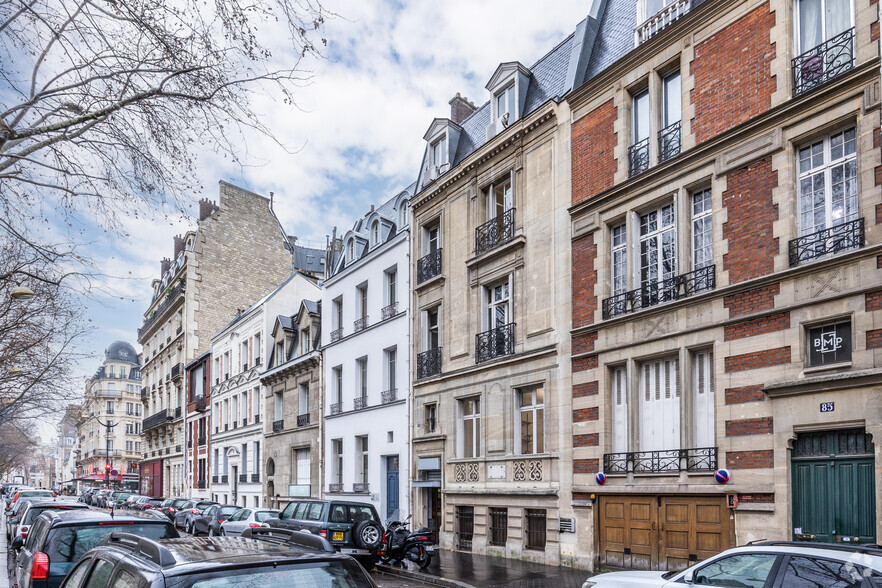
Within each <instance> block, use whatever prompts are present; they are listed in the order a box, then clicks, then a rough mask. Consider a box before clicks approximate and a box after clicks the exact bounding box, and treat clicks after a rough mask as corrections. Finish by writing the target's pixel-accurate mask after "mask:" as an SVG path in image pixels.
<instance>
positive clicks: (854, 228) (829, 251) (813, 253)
mask: <svg viewBox="0 0 882 588" xmlns="http://www.w3.org/2000/svg"><path fill="white" fill-rule="evenodd" d="M863 245H864V219H862V218H859V219H856V220H853V221H848V222H845V223H842V224H839V225H835V226H832V227H830V228H829V229H823V230H821V231H817V232H815V233H811V234H809V235H805V236H803V237H798V238H796V239H793V240H792V241H790V243H789V244H788V249H789V257H790V267H795V266H797V265H799V264H801V263H803V262H806V261H811V260H813V259H820V258H822V257H827V256H830V255H836V254H837V253H842V252H843V251H849V250H851V249H858V248H860V247H863Z"/></svg>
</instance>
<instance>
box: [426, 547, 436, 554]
mask: <svg viewBox="0 0 882 588" xmlns="http://www.w3.org/2000/svg"><path fill="white" fill-rule="evenodd" d="M426 551H428V552H429V553H433V552H434V551H435V546H434V545H426Z"/></svg>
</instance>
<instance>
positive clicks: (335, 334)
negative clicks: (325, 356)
mask: <svg viewBox="0 0 882 588" xmlns="http://www.w3.org/2000/svg"><path fill="white" fill-rule="evenodd" d="M342 337H343V327H340V328H339V329H334V330H333V331H331V343H333V342H334V341H339V340H340V339H341V338H342Z"/></svg>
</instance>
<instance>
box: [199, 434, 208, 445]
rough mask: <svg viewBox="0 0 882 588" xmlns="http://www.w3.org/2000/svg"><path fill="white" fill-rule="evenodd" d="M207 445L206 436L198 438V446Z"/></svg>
mask: <svg viewBox="0 0 882 588" xmlns="http://www.w3.org/2000/svg"><path fill="white" fill-rule="evenodd" d="M206 443H208V437H207V436H206V435H199V437H197V438H196V444H197V445H205V444H206Z"/></svg>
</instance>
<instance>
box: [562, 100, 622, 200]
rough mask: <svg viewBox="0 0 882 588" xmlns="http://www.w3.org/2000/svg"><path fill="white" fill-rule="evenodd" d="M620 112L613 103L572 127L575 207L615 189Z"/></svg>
mask: <svg viewBox="0 0 882 588" xmlns="http://www.w3.org/2000/svg"><path fill="white" fill-rule="evenodd" d="M617 116H618V108H616V107H615V105H614V103H613V101H612V100H609V101H608V102H606V103H604V104H603V105H602V106H599V107H598V108H595V109H594V110H592V111H591V112H589V113H588V114H587V115H585V116H583V117H582V118H580V119H579V120H577V121H576V122H575V123H573V130H572V141H573V145H572V157H573V162H572V165H573V172H572V173H573V204H578V203H580V202H584V201H585V200H589V199H591V198H592V197H593V196H595V195H597V194H599V193H601V192H603V191H604V190H608V189H609V188H612V187H613V182H614V177H615V174H616V166H617V161H616V158H615V153H614V151H615V148H616V141H617V140H618V138H617V134H616V132H615V123H616V117H617Z"/></svg>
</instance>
